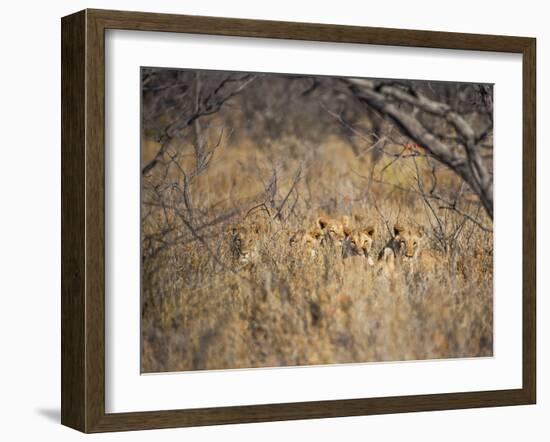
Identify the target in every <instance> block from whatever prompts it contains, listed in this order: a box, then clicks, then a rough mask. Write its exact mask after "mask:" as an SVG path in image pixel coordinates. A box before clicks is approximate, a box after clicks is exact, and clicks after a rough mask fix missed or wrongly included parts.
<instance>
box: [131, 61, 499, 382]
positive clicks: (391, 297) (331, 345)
mask: <svg viewBox="0 0 550 442" xmlns="http://www.w3.org/2000/svg"><path fill="white" fill-rule="evenodd" d="M140 77H141V84H140V88H141V90H140V93H141V372H142V373H160V372H180V371H194V370H222V369H244V368H258V367H289V366H308V365H329V364H350V363H374V362H383V361H412V360H414V361H418V360H433V359H454V358H479V357H491V356H492V355H493V339H494V337H493V85H492V84H475V83H460V82H441V81H430V80H409V79H380V78H350V77H330V76H318V75H296V74H281V73H256V72H224V71H209V70H193V69H175V68H168V67H166V68H165V67H142V68H141V76H140Z"/></svg>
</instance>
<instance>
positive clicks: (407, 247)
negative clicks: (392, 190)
mask: <svg viewBox="0 0 550 442" xmlns="http://www.w3.org/2000/svg"><path fill="white" fill-rule="evenodd" d="M425 240H426V235H425V232H424V229H423V228H422V227H416V226H412V225H405V226H403V225H401V224H396V225H395V226H394V228H393V236H392V238H391V239H390V240H389V241H388V243H387V244H386V245H385V246H384V247H383V248H382V250H381V251H380V253H379V254H378V264H379V266H380V267H382V268H384V269H385V270H386V271H390V272H391V271H393V270H395V268H396V267H399V266H402V265H407V266H408V268H409V269H411V270H412V269H418V270H420V271H423V272H425V271H433V270H434V269H435V268H436V267H437V265H438V263H439V262H441V259H442V256H441V255H440V254H439V253H437V252H436V251H435V250H431V249H426V248H424V246H425Z"/></svg>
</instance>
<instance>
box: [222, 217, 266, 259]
mask: <svg viewBox="0 0 550 442" xmlns="http://www.w3.org/2000/svg"><path fill="white" fill-rule="evenodd" d="M261 231H262V229H261V228H260V226H257V225H253V226H244V225H239V226H233V227H232V228H231V237H230V242H229V249H230V251H231V255H232V256H233V258H234V259H235V260H236V261H238V262H239V263H240V264H243V265H249V264H254V263H255V262H256V260H257V259H258V252H259V235H260V233H261Z"/></svg>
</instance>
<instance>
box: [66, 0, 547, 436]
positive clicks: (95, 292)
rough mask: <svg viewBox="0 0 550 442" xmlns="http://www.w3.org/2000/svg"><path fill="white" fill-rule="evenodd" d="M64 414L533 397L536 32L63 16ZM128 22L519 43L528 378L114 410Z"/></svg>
mask: <svg viewBox="0 0 550 442" xmlns="http://www.w3.org/2000/svg"><path fill="white" fill-rule="evenodd" d="M61 24H62V26H61V28H62V46H61V51H62V168H61V169H62V176H61V183H62V198H61V200H62V205H61V206H62V271H61V276H62V302H61V321H62V333H61V349H62V364H61V375H62V391H61V422H62V423H63V424H64V425H67V426H69V427H73V428H75V429H78V430H80V431H84V432H102V431H120V430H140V429H150V428H168V427H184V426H196V425H215V424H229V423H239V422H261V421H279V420H288V419H311V418H324V417H337V416H356V415H368V414H382V413H403V412H412V411H428V410H445V409H459V408H472V407H492V406H505V405H520V404H534V403H535V400H536V322H535V321H536V253H535V250H536V149H535V143H536V135H535V134H536V120H535V117H536V103H535V100H536V96H535V92H536V83H535V80H536V40H535V39H533V38H525V37H509V36H495V35H475V34H458V33H447V32H429V31H415V30H404V29H384V28H365V27H349V26H336V25H320V24H309V23H287V22H275V21H259V20H240V19H228V18H215V17H197V16H184V15H167V14H151V13H140V12H122V11H104V10H85V11H81V12H78V13H75V14H73V15H70V16H67V17H64V18H63V19H62V23H61ZM106 29H127V30H141V31H164V32H180V33H192V34H213V35H230V36H243V37H264V38H284V39H293V40H312V41H330V42H343V43H364V44H377V45H392V46H409V47H428V48H442V49H462V50H477V51H496V52H512V53H519V54H522V56H523V250H524V255H523V386H522V388H520V389H515V390H498V391H476V392H467V393H447V394H430V395H415V396H401V397H382V398H364V399H350V400H337V401H318V402H300V403H286V404H271V405H251V406H233V407H222V408H203V409H192V410H170V411H147V412H137V413H115V414H107V413H105V327H104V325H105V303H104V294H105V269H104V262H105V261H104V259H105V257H104V253H105V227H104V221H105V207H104V202H105V163H104V156H105V143H104V139H105V104H104V103H105V84H104V72H105V30H106Z"/></svg>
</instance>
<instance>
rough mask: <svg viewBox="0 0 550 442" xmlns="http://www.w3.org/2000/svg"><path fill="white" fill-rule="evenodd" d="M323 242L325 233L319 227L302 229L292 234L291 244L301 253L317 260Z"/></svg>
mask: <svg viewBox="0 0 550 442" xmlns="http://www.w3.org/2000/svg"><path fill="white" fill-rule="evenodd" d="M322 240H323V231H322V230H321V229H320V228H319V227H314V228H313V229H309V230H306V229H300V230H296V231H294V232H292V233H291V235H290V239H289V244H290V246H291V247H293V248H296V249H297V250H298V251H299V252H303V253H305V254H306V255H309V256H311V257H312V258H315V257H316V256H317V254H318V248H319V246H320V245H321V242H322Z"/></svg>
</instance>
